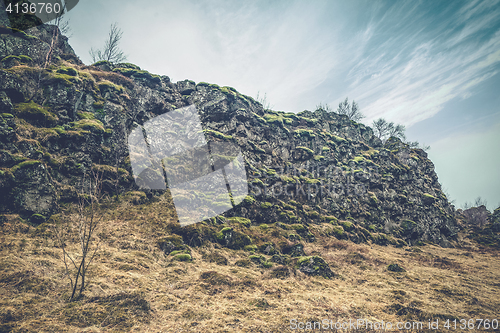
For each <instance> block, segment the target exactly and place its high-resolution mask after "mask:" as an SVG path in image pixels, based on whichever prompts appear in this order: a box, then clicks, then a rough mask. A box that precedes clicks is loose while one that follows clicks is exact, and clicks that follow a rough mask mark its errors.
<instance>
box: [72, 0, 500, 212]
mask: <svg viewBox="0 0 500 333" xmlns="http://www.w3.org/2000/svg"><path fill="white" fill-rule="evenodd" d="M67 18H68V19H69V24H70V27H71V37H70V40H69V42H70V44H71V45H72V47H73V48H74V49H75V52H76V53H77V54H78V55H79V56H80V58H81V59H82V61H83V62H85V63H86V64H90V63H91V61H90V56H89V53H88V51H89V50H90V48H91V47H94V48H99V47H102V45H103V44H104V40H105V39H106V36H107V34H108V31H109V27H110V25H111V24H113V23H115V22H116V23H117V24H118V26H119V27H120V28H121V30H122V31H123V38H122V40H121V44H120V46H121V48H122V50H123V51H124V52H125V54H126V55H127V61H128V62H131V63H134V64H137V65H139V66H140V67H141V68H143V69H146V70H148V71H150V72H152V73H155V74H160V75H167V76H169V77H170V78H171V80H172V81H174V82H175V81H181V80H184V79H190V80H194V81H196V82H200V81H205V82H210V83H217V84H219V85H221V86H224V85H227V86H232V87H234V88H236V89H237V90H238V91H239V92H241V93H243V94H246V95H250V96H252V97H256V96H257V93H260V95H261V96H262V95H263V94H265V95H266V97H267V100H268V102H269V103H270V104H271V106H272V108H273V109H274V110H281V111H289V112H300V111H303V110H306V109H307V110H314V109H315V108H316V106H317V105H318V104H319V103H323V104H329V105H331V106H332V107H333V108H334V109H335V108H336V107H337V105H338V103H339V102H340V101H341V100H344V99H345V98H346V97H348V98H349V100H355V101H356V102H357V103H358V104H359V106H360V108H361V111H362V112H363V113H364V115H365V116H366V117H365V118H364V119H363V120H362V122H363V123H365V124H366V125H370V124H371V123H372V121H373V120H375V119H377V118H380V117H382V118H385V119H387V120H389V121H394V122H396V123H399V124H403V125H405V126H406V128H407V131H406V134H407V138H408V139H409V140H411V141H415V140H417V141H419V142H421V143H423V144H425V145H430V147H431V149H430V150H429V151H428V154H429V158H430V159H431V160H432V161H433V163H434V164H435V168H436V172H437V174H438V177H439V180H440V182H441V184H442V186H443V188H444V189H445V193H447V195H448V196H449V199H450V200H455V201H454V203H455V205H456V206H457V207H461V206H463V204H464V203H465V202H472V201H474V200H475V199H476V198H477V197H479V196H480V197H481V198H482V199H483V200H486V201H487V203H488V205H487V207H488V208H489V209H490V210H492V209H494V208H496V207H498V206H500V171H499V170H500V154H499V149H498V148H499V146H500V1H493V0H492V1H474V0H471V1H458V0H457V1H392V0H390V1H366V0H365V1H360V0H353V1H319V0H317V1H314V0H313V1H290V0H285V1H259V0H254V1H233V0H227V1H226V0H220V1H199V0H180V1H171V0H150V1H148V2H138V1H130V0H120V1H118V0H106V1H96V0H86V1H80V2H79V3H78V5H77V6H76V7H75V8H74V9H73V10H71V11H70V12H69V13H68V14H67Z"/></svg>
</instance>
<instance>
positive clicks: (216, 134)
mask: <svg viewBox="0 0 500 333" xmlns="http://www.w3.org/2000/svg"><path fill="white" fill-rule="evenodd" d="M203 132H204V133H205V134H207V135H210V136H213V137H216V138H218V139H221V140H232V139H233V137H232V136H231V135H225V134H223V133H221V132H218V131H214V130H211V129H204V130H203Z"/></svg>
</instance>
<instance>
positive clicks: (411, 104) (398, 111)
mask: <svg viewBox="0 0 500 333" xmlns="http://www.w3.org/2000/svg"><path fill="white" fill-rule="evenodd" d="M476 6H478V8H477V9H475V10H473V11H472V12H473V13H470V12H468V11H464V10H458V11H457V13H455V14H454V15H452V16H450V17H449V18H448V20H447V22H440V23H439V24H436V23H435V22H434V23H433V20H432V19H431V18H429V17H425V18H422V19H421V20H420V21H417V22H414V25H415V27H416V26H417V24H418V25H420V26H426V25H427V26H429V25H433V24H434V29H431V28H429V27H428V28H427V29H424V28H416V29H414V30H411V29H410V30H411V33H409V32H408V31H407V30H408V29H407V30H406V31H405V30H403V31H402V33H398V32H395V33H393V34H387V32H386V30H387V29H389V28H390V24H391V23H392V20H393V19H392V18H391V17H394V15H398V13H401V12H405V13H409V12H415V11H416V10H417V8H416V7H412V8H406V7H405V6H400V7H396V8H393V9H392V12H391V13H392V15H390V16H389V15H387V14H385V15H384V16H383V17H382V18H381V19H380V21H378V23H377V25H376V26H373V25H369V26H368V27H367V28H366V30H365V33H364V34H363V35H364V36H369V37H370V38H369V39H364V40H363V41H362V45H363V48H362V50H360V52H363V53H364V56H363V57H361V58H360V57H354V58H355V59H356V60H355V61H356V63H353V64H352V67H351V70H350V71H349V74H348V76H347V78H346V80H347V82H348V83H349V88H348V89H346V92H347V93H348V94H349V95H350V96H356V98H357V100H358V102H359V104H360V105H361V107H362V108H363V111H364V112H365V114H366V115H367V116H368V117H367V119H366V120H367V122H371V120H373V119H375V118H377V117H386V118H388V119H389V120H393V121H397V122H401V123H403V124H405V125H407V126H410V125H412V124H414V123H416V122H419V121H421V120H423V119H426V118H429V117H432V116H433V115H435V114H436V113H437V112H439V111H440V110H441V109H442V108H443V107H444V105H445V104H446V103H447V102H448V101H450V100H451V99H454V98H456V97H461V98H466V97H470V96H471V95H472V94H473V93H474V90H473V89H474V88H475V87H477V86H478V85H480V84H481V83H483V82H485V81H486V80H487V79H489V78H491V77H492V76H494V75H495V74H496V73H497V71H498V70H497V68H498V62H499V61H500V53H499V51H498V50H500V38H499V32H498V29H499V27H498V24H497V23H498V22H499V20H500V11H499V9H498V8H496V9H493V10H492V9H491V6H489V7H487V6H485V5H484V4H483V3H477V4H476ZM473 8H476V7H473ZM418 10H420V11H422V10H423V9H422V8H420V9H418ZM480 14H481V15H480ZM384 20H388V21H387V22H384ZM398 21H399V19H398ZM408 24H409V25H411V23H408ZM495 24H496V26H495ZM495 29H496V30H495ZM382 35H387V36H388V38H386V39H383V40H382V39H381V37H377V36H382ZM472 36H474V38H471V37H472ZM370 39H374V40H373V41H371V40H370Z"/></svg>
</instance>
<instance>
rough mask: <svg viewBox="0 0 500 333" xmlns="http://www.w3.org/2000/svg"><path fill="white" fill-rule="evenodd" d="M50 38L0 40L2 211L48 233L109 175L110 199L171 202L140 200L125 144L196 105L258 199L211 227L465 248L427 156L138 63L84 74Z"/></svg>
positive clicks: (87, 69) (19, 35)
mask: <svg viewBox="0 0 500 333" xmlns="http://www.w3.org/2000/svg"><path fill="white" fill-rule="evenodd" d="M53 29H54V27H53V26H44V25H42V26H39V27H38V28H33V29H31V30H29V31H28V32H27V33H24V32H19V31H17V32H16V31H14V32H12V31H11V30H9V29H5V28H0V38H1V40H2V41H1V42H0V60H1V68H0V97H1V101H0V114H1V116H0V202H1V203H0V210H1V211H2V212H11V213H19V214H21V216H24V217H25V218H29V219H30V221H31V222H32V223H40V222H43V221H45V220H47V219H48V218H49V217H50V216H51V215H52V214H54V213H56V212H57V211H58V210H60V206H61V204H62V203H64V202H72V201H75V200H76V199H77V198H78V195H79V193H78V190H79V188H80V186H81V182H82V179H84V175H85V174H87V173H88V172H89V171H90V170H92V169H94V170H98V171H100V172H102V173H103V175H104V178H105V180H104V184H103V186H104V189H105V191H106V192H108V193H110V194H113V195H118V194H124V193H134V195H135V196H137V200H138V202H140V201H141V200H147V199H148V198H149V199H152V198H154V197H155V196H157V195H161V194H162V193H161V191H146V192H145V193H141V192H138V190H139V189H138V188H137V185H136V184H135V182H134V178H133V175H132V170H131V163H130V157H129V152H128V147H127V138H128V135H129V134H130V131H131V130H132V128H134V127H135V126H137V125H142V124H144V123H146V122H147V121H148V120H150V119H153V118H154V117H156V116H158V115H161V114H164V113H167V112H169V111H172V110H175V109H179V108H182V107H185V106H188V105H195V106H196V107H197V109H198V111H199V115H200V119H201V120H202V124H203V128H204V134H205V137H206V139H207V141H208V142H231V143H234V144H236V145H237V146H239V147H240V149H241V151H242V152H243V155H244V159H245V167H246V171H247V175H248V179H249V190H250V195H249V196H247V197H246V198H245V200H244V201H243V202H242V203H241V204H240V205H238V206H236V207H235V208H233V209H231V210H230V211H228V212H226V213H225V214H224V216H225V218H224V217H219V218H214V219H211V220H210V221H206V222H205V223H204V224H203V225H208V226H214V227H215V226H218V225H219V224H225V223H226V221H227V220H231V221H238V222H240V223H241V224H242V225H245V224H254V225H263V226H265V225H269V224H275V226H277V228H278V229H279V228H281V229H282V230H286V231H287V232H286V233H284V234H283V235H282V236H283V237H285V238H288V241H291V242H296V241H300V240H305V241H314V239H315V233H318V232H319V233H322V234H324V235H331V236H332V237H337V238H341V239H350V240H352V241H355V242H376V243H378V244H394V245H403V244H405V243H410V244H414V243H416V242H419V241H431V242H434V243H437V244H440V245H442V246H449V245H450V244H451V243H450V241H453V240H454V239H455V237H456V234H457V232H458V229H459V227H458V226H457V223H456V221H455V217H454V215H455V214H454V209H453V207H452V206H451V205H450V203H449V202H448V200H447V198H446V196H445V195H444V194H443V192H442V191H441V185H440V184H439V181H438V178H437V175H436V173H435V171H434V165H433V164H432V162H431V161H430V160H429V159H428V158H427V154H426V153H425V152H424V151H423V150H419V149H410V148H409V147H408V146H407V145H406V144H404V143H402V142H401V141H399V140H398V139H394V138H393V139H391V140H388V142H387V143H385V144H382V142H381V141H380V140H379V139H378V138H376V137H375V136H374V135H373V132H372V130H371V128H369V127H367V126H365V125H363V124H360V123H356V122H353V121H350V120H349V119H347V118H346V117H345V116H340V115H337V114H334V113H325V112H320V111H315V112H311V111H303V112H300V113H297V114H295V113H291V112H281V111H272V110H265V109H264V108H263V107H262V105H261V104H260V103H259V102H257V101H255V100H254V99H252V98H251V97H249V96H245V95H243V94H241V93H240V92H238V91H237V90H236V89H234V88H232V87H220V86H218V85H216V84H209V83H205V82H199V83H195V82H193V81H190V80H185V81H179V82H171V80H170V79H169V77H167V76H161V75H154V74H151V73H149V72H147V71H144V70H141V68H140V67H138V66H136V65H133V64H129V63H122V64H111V63H109V62H99V63H96V64H93V65H92V66H86V65H84V64H83V63H82V62H81V61H80V60H79V59H78V57H77V56H76V55H75V54H74V52H73V50H72V49H71V47H70V46H69V44H68V43H67V39H66V38H65V37H62V36H60V37H59V38H58V40H57V41H55V43H53V38H54V34H53V31H54V30H53ZM51 45H54V47H53V48H51ZM48 55H49V56H48ZM47 60H49V62H48V63H47ZM164 130H165V131H175V129H174V128H165V129H164ZM226 218H227V219H226ZM311 226H316V227H315V228H314V230H315V231H314V232H312V228H311ZM218 227H220V226H218ZM197 228H199V226H191V227H190V228H187V229H186V230H187V231H183V232H184V233H186V232H194V233H195V234H196V235H197V237H198V238H199V239H200V241H203V237H205V238H206V239H211V237H212V238H213V239H218V240H219V241H221V239H224V241H223V243H224V242H225V244H224V245H226V246H228V247H233V248H238V247H239V246H244V245H248V244H249V243H251V240H249V241H246V240H243V241H242V240H241V239H242V238H241V237H240V238H238V235H240V234H238V233H237V232H236V230H233V229H231V228H223V229H222V230H221V231H219V234H213V235H212V236H210V233H203V232H202V231H200V230H198V229H197ZM190 230H191V231H190ZM180 233H182V232H180ZM220 233H222V234H220ZM226 234H227V235H226ZM191 235H192V234H191ZM203 235H205V236H203ZM226 236H227V237H226ZM240 236H241V235H240ZM191 239H192V237H191ZM238 239H239V241H238ZM238 242H240V243H241V242H242V243H241V244H240V243H238Z"/></svg>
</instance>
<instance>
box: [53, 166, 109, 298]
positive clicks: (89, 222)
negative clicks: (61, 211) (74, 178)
mask: <svg viewBox="0 0 500 333" xmlns="http://www.w3.org/2000/svg"><path fill="white" fill-rule="evenodd" d="M82 184H83V185H82V192H81V194H80V197H79V202H78V213H77V216H76V218H75V219H73V220H72V221H71V222H69V223H65V224H64V225H63V224H59V225H55V226H53V229H54V235H55V237H56V241H57V242H58V243H59V246H60V248H61V249H62V252H63V261H64V266H65V275H66V276H67V277H68V279H69V281H70V284H71V296H70V299H69V301H70V302H71V301H73V300H74V299H75V296H76V294H77V291H78V296H77V298H79V297H80V296H81V295H82V293H83V292H84V290H85V287H86V286H87V284H88V282H87V280H86V277H87V272H88V270H89V267H90V265H91V264H92V261H93V260H94V258H95V256H96V254H97V251H98V250H99V245H100V244H99V242H98V240H97V239H96V237H95V233H96V230H97V228H98V227H99V225H100V223H101V221H102V219H103V215H102V214H99V209H100V202H101V200H102V199H103V195H102V174H99V173H97V172H94V171H93V172H92V174H91V176H90V177H89V178H88V179H87V177H84V179H83V181H82ZM69 242H77V243H78V253H77V254H70V252H69V251H68V249H67V243H69Z"/></svg>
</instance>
